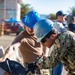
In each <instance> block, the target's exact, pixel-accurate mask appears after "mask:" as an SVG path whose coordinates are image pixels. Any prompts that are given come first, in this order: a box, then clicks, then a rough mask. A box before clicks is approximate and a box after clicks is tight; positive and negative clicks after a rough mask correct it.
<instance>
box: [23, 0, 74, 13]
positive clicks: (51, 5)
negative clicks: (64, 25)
mask: <svg viewBox="0 0 75 75" xmlns="http://www.w3.org/2000/svg"><path fill="white" fill-rule="evenodd" d="M23 2H24V3H25V4H31V7H33V8H34V9H35V10H36V11H37V12H38V13H40V14H50V13H56V12H57V11H59V10H62V11H63V12H64V13H68V12H67V11H70V8H71V7H73V6H74V7H75V0H23Z"/></svg>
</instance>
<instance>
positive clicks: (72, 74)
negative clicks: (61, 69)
mask: <svg viewBox="0 0 75 75" xmlns="http://www.w3.org/2000/svg"><path fill="white" fill-rule="evenodd" d="M67 75H75V73H68V74H67Z"/></svg>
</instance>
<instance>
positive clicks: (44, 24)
mask: <svg viewBox="0 0 75 75" xmlns="http://www.w3.org/2000/svg"><path fill="white" fill-rule="evenodd" d="M52 28H53V22H52V21H51V20H48V19H43V20H40V21H39V22H37V23H36V24H35V25H34V27H33V29H34V35H35V36H36V37H37V42H40V41H41V40H42V39H43V38H44V36H46V35H47V34H48V33H49V32H50V31H51V30H52Z"/></svg>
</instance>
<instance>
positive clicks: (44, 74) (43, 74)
mask: <svg viewBox="0 0 75 75" xmlns="http://www.w3.org/2000/svg"><path fill="white" fill-rule="evenodd" d="M24 67H25V68H26V69H28V64H27V63H24ZM27 75H50V70H49V69H41V70H40V69H39V68H37V70H36V74H32V73H31V72H29V73H28V74H27Z"/></svg>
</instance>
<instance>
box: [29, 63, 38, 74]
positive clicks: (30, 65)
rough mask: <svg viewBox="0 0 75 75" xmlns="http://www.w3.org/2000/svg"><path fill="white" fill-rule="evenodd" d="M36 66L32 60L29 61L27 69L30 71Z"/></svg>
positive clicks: (33, 70)
mask: <svg viewBox="0 0 75 75" xmlns="http://www.w3.org/2000/svg"><path fill="white" fill-rule="evenodd" d="M36 68H38V66H37V65H36V63H35V62H32V63H29V64H28V69H29V70H30V71H31V72H32V73H34V72H35V70H36Z"/></svg>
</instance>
